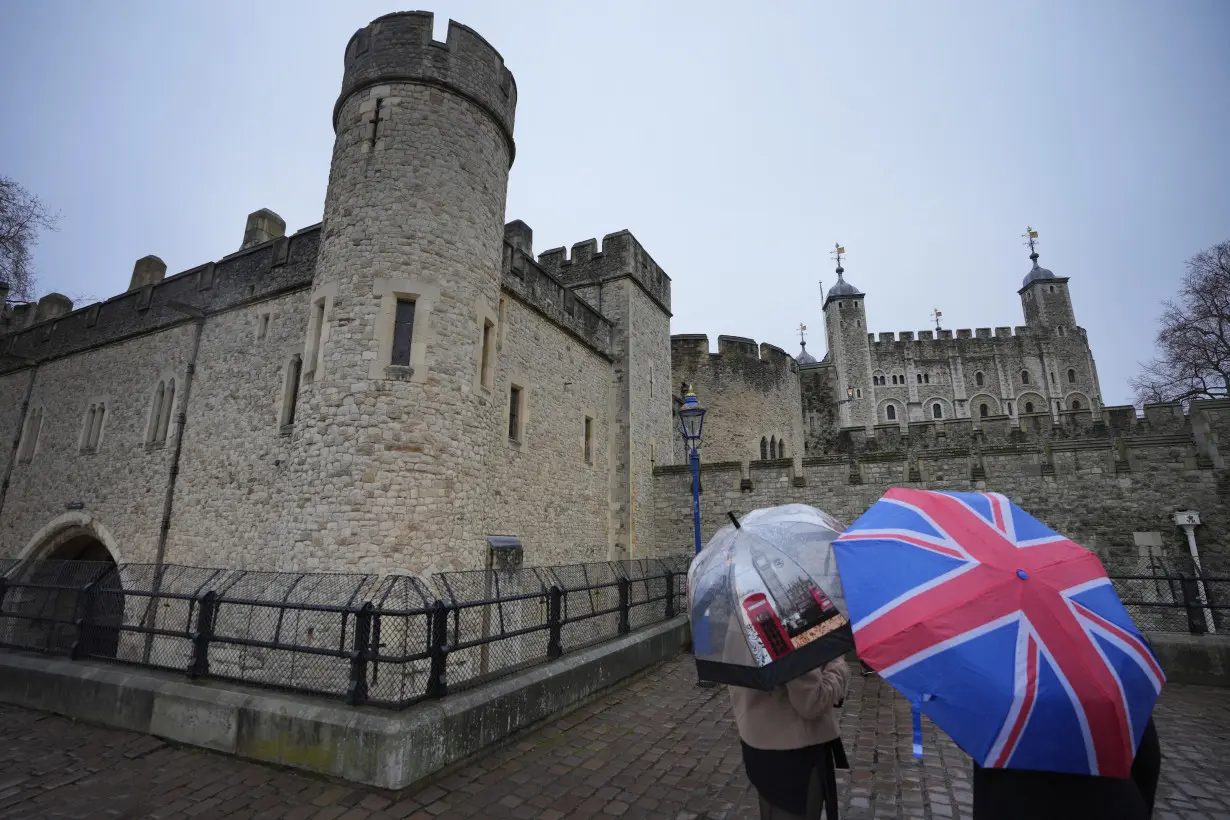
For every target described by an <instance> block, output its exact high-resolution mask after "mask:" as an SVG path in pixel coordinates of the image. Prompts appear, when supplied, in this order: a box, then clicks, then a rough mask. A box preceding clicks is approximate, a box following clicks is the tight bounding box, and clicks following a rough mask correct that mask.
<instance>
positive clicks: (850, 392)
mask: <svg viewBox="0 0 1230 820" xmlns="http://www.w3.org/2000/svg"><path fill="white" fill-rule="evenodd" d="M846 398H847V399H852V398H854V388H853V387H847V388H846Z"/></svg>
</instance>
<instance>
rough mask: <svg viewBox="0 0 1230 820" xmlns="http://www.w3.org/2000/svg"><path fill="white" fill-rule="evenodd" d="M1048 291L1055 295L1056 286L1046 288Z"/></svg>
mask: <svg viewBox="0 0 1230 820" xmlns="http://www.w3.org/2000/svg"><path fill="white" fill-rule="evenodd" d="M1046 289H1047V291H1049V292H1050V293H1054V292H1055V286H1054V285H1047V286H1046Z"/></svg>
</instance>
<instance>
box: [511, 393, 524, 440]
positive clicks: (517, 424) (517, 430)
mask: <svg viewBox="0 0 1230 820" xmlns="http://www.w3.org/2000/svg"><path fill="white" fill-rule="evenodd" d="M508 437H509V438H510V439H511V440H513V441H520V440H521V388H520V387H517V386H516V385H515V384H514V385H513V386H512V387H510V388H508Z"/></svg>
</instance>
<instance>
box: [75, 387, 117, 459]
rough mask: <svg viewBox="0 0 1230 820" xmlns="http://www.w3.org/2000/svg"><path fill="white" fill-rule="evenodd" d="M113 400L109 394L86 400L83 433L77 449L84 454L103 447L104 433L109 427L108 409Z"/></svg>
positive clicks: (82, 423) (82, 422) (82, 419)
mask: <svg viewBox="0 0 1230 820" xmlns="http://www.w3.org/2000/svg"><path fill="white" fill-rule="evenodd" d="M110 406H111V400H110V399H109V398H108V397H107V396H99V395H96V396H93V397H91V398H90V400H89V401H87V402H86V409H85V413H84V414H83V415H82V418H81V434H80V436H79V437H78V440H77V450H78V452H80V453H82V454H83V455H88V454H92V453H97V452H98V451H99V450H100V449H101V448H102V442H103V433H104V432H105V431H106V429H107V416H108V413H107V410H108V408H109V407H110Z"/></svg>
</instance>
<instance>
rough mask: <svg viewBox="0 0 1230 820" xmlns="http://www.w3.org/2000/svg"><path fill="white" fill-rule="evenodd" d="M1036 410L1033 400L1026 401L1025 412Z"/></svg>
mask: <svg viewBox="0 0 1230 820" xmlns="http://www.w3.org/2000/svg"><path fill="white" fill-rule="evenodd" d="M1033 411H1034V403H1033V402H1032V401H1027V402H1025V412H1026V413H1032V412H1033Z"/></svg>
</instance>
